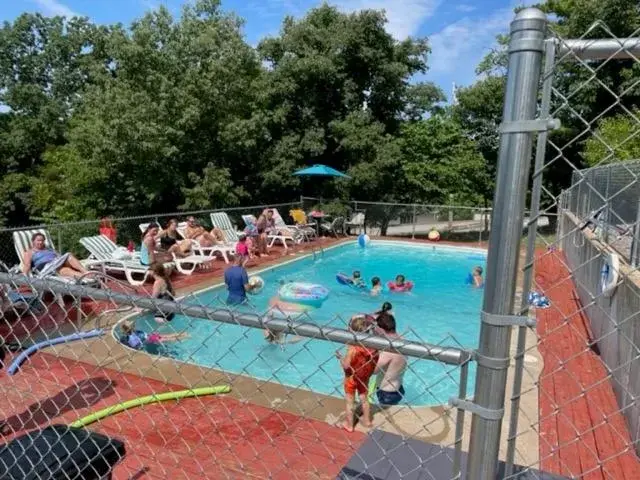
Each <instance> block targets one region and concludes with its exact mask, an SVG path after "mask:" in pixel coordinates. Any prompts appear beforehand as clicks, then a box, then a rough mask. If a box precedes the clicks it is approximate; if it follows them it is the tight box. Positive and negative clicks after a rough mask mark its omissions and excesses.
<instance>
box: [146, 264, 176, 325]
mask: <svg viewBox="0 0 640 480" xmlns="http://www.w3.org/2000/svg"><path fill="white" fill-rule="evenodd" d="M149 269H150V270H151V276H152V277H153V288H152V290H151V296H152V297H153V298H158V299H160V300H171V301H173V300H174V296H175V291H174V290H173V285H171V280H170V279H169V274H168V273H167V271H166V269H165V268H164V265H163V264H162V263H157V262H156V263H152V264H151V267H150V268H149ZM175 316H176V314H175V313H167V314H164V313H162V312H156V314H155V315H154V319H155V321H156V322H158V323H164V322H170V321H171V320H173V317H175Z"/></svg>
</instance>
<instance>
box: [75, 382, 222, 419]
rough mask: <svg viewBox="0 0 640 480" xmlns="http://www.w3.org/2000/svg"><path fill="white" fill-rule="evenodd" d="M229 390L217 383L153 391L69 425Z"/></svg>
mask: <svg viewBox="0 0 640 480" xmlns="http://www.w3.org/2000/svg"><path fill="white" fill-rule="evenodd" d="M230 391H231V387H230V386H229V385H218V386H216V387H202V388H193V389H190V390H178V391H176V392H165V393H154V394H152V395H147V396H146V397H138V398H134V399H133V400H127V401H126V402H121V403H116V404H115V405H111V406H110V407H107V408H103V409H102V410H98V411H97V412H94V413H91V414H89V415H87V416H86V417H83V418H81V419H79V420H76V421H75V422H73V423H72V424H71V427H74V428H78V427H86V426H87V425H90V424H92V423H94V422H97V421H98V420H102V419H103V418H105V417H108V416H110V415H114V414H116V413H120V412H123V411H125V410H128V409H130V408H134V407H141V406H143V405H147V404H149V403H157V402H165V401H167V400H180V399H182V398H190V397H199V396H202V395H217V394H219V393H229V392H230Z"/></svg>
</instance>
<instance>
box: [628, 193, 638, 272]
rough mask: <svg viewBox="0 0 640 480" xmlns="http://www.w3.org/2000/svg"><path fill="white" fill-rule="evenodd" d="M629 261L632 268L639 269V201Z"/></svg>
mask: <svg viewBox="0 0 640 480" xmlns="http://www.w3.org/2000/svg"><path fill="white" fill-rule="evenodd" d="M629 261H630V263H631V266H632V267H633V268H637V267H640V199H639V200H638V206H637V207H636V224H635V225H634V226H633V238H632V239H631V255H630V256H629Z"/></svg>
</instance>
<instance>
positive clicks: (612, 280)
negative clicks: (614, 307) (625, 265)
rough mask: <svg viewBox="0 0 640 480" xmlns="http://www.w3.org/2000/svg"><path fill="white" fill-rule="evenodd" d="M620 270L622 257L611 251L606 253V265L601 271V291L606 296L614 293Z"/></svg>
mask: <svg viewBox="0 0 640 480" xmlns="http://www.w3.org/2000/svg"><path fill="white" fill-rule="evenodd" d="M619 272H620V257H619V256H618V255H617V254H615V253H611V252H607V253H605V254H604V265H603V266H602V270H601V271H600V292H601V293H602V295H604V296H605V297H610V296H611V295H613V291H614V290H615V288H616V286H617V285H618V277H619Z"/></svg>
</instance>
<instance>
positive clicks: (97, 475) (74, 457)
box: [0, 425, 125, 480]
mask: <svg viewBox="0 0 640 480" xmlns="http://www.w3.org/2000/svg"><path fill="white" fill-rule="evenodd" d="M124 455H125V447H124V443H122V442H121V441H120V440H116V439H113V438H109V437H106V436H104V435H101V434H99V433H95V432H91V431H89V430H85V429H83V428H71V427H68V426H66V425H53V426H50V427H47V428H45V429H43V430H38V431H35V432H30V433H28V434H26V435H22V436H20V437H17V438H15V439H14V440H12V441H11V442H9V443H7V444H6V445H2V446H0V479H2V480H18V479H20V480H44V479H47V480H49V479H75V480H94V479H96V480H97V479H102V478H105V477H106V476H107V475H108V474H109V473H110V472H111V469H112V468H113V467H114V466H115V465H116V464H117V463H118V462H119V461H120V460H121V459H122V458H123V457H124Z"/></svg>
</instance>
